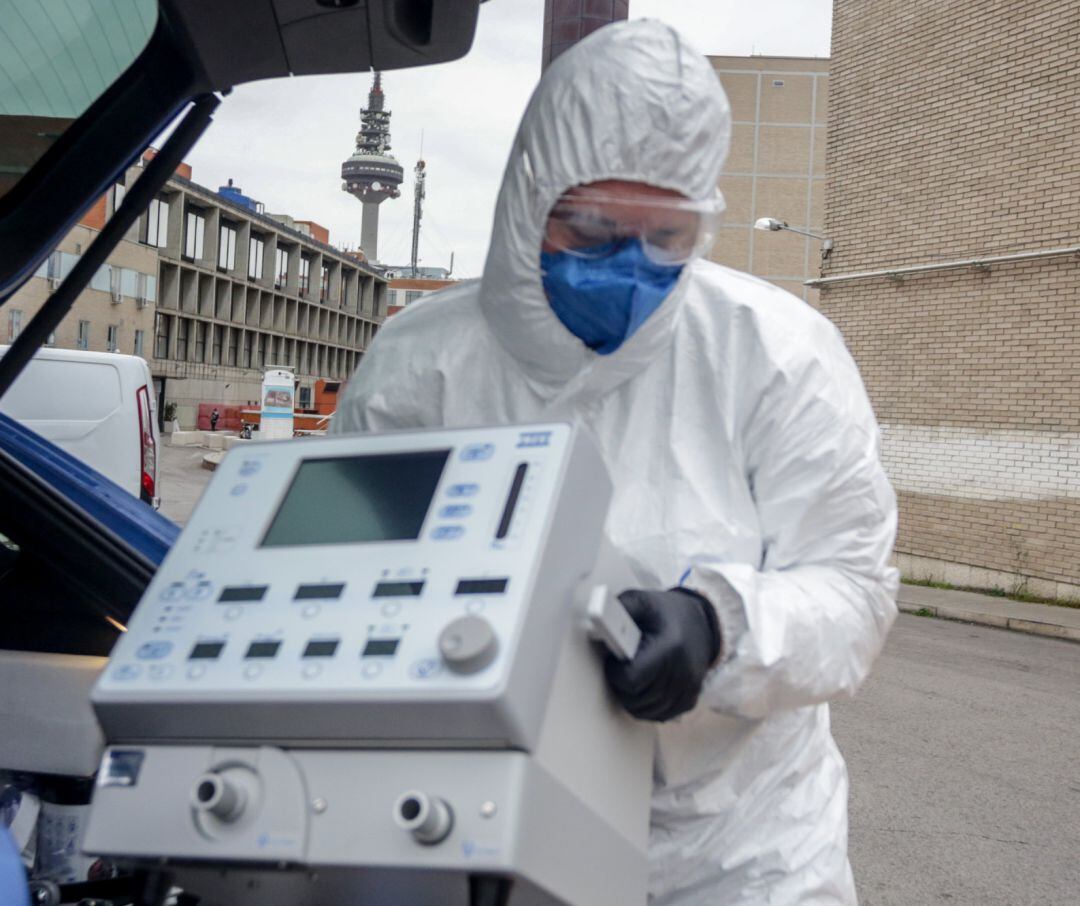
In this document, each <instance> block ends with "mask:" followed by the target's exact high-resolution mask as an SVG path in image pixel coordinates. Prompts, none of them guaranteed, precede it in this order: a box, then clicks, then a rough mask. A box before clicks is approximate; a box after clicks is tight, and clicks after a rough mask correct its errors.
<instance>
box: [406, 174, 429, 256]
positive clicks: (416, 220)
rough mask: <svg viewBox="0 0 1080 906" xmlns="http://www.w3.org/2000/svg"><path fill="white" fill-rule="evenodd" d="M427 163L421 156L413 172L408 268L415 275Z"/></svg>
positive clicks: (418, 254)
mask: <svg viewBox="0 0 1080 906" xmlns="http://www.w3.org/2000/svg"><path fill="white" fill-rule="evenodd" d="M426 169H427V164H425V163H424V160H423V158H421V159H420V160H418V161H417V162H416V169H415V170H413V173H414V174H415V175H416V191H415V195H414V198H413V220H412V257H411V258H410V259H409V269H410V270H411V271H412V275H413V276H414V277H415V276H416V264H417V261H418V260H419V256H420V218H421V217H422V216H423V214H424V194H425V190H424V181H425V179H426V178H427V174H426Z"/></svg>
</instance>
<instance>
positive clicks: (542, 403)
mask: <svg viewBox="0 0 1080 906" xmlns="http://www.w3.org/2000/svg"><path fill="white" fill-rule="evenodd" d="M729 132H730V113H729V109H728V104H727V100H726V98H725V96H724V94H723V91H722V89H721V87H720V85H719V82H718V80H717V77H716V75H715V73H714V72H713V70H712V68H711V67H710V66H709V64H708V62H707V61H706V60H705V59H704V58H703V57H702V56H701V55H700V54H698V53H696V52H695V51H693V50H692V49H691V48H689V47H688V46H687V45H686V44H685V43H684V42H683V40H682V39H681V38H680V37H679V36H678V35H677V34H676V33H675V32H673V31H672V30H671V29H669V28H667V27H666V26H663V25H661V24H659V23H657V22H652V21H647V20H636V21H632V22H629V23H621V24H618V25H613V26H609V27H606V28H604V29H601V30H600V31H598V32H596V33H595V34H594V35H592V36H590V37H589V38H587V39H586V40H584V41H582V42H581V43H580V44H578V45H577V46H576V47H574V48H572V49H571V50H569V51H567V52H566V53H565V54H564V55H563V56H562V57H560V58H559V59H558V60H557V61H556V62H555V63H554V64H553V65H552V66H551V68H550V69H549V71H548V72H547V74H546V75H545V77H544V78H543V80H542V81H541V83H540V85H539V87H538V88H537V90H536V93H535V94H534V96H533V98H532V100H531V101H530V103H529V106H528V109H527V111H526V113H525V116H524V119H523V121H522V123H521V127H520V130H519V132H518V135H517V138H516V140H515V144H514V147H513V151H512V153H511V156H510V161H509V164H508V166H507V169H506V173H505V175H504V178H503V184H502V190H501V193H500V195H499V200H498V205H497V209H496V213H495V223H494V230H493V236H492V242H491V249H490V252H489V254H488V259H487V263H486V265H485V269H484V275H483V277H482V279H481V280H479V281H473V282H469V283H464V284H461V285H459V286H456V287H453V288H451V289H449V290H446V291H444V292H442V293H439V294H438V295H437V296H435V297H430V298H428V299H426V300H424V301H421V302H418V303H415V304H413V305H410V306H409V308H407V309H406V310H404V311H402V312H401V313H399V314H397V315H395V316H394V318H393V319H391V320H390V321H388V322H387V323H386V324H385V326H384V327H383V328H382V330H381V331H380V332H379V334H378V336H377V338H376V340H375V342H374V344H373V345H372V347H371V349H370V351H369V352H368V354H367V355H366V356H365V357H364V359H363V362H362V363H361V365H360V368H359V370H358V371H357V373H356V376H355V377H354V378H353V380H352V381H351V383H350V384H349V387H348V389H347V391H346V393H345V395H344V397H343V400H342V403H341V405H340V407H339V409H338V412H337V417H336V418H335V420H334V430H335V431H337V432H341V431H380V430H390V429H401V428H410V427H436V426H465V425H478V424H498V423H514V422H535V421H544V420H555V419H565V418H573V419H576V420H578V421H579V422H580V423H581V424H583V425H584V426H585V427H586V428H587V429H588V430H589V431H590V432H591V434H592V436H593V438H594V440H595V441H596V443H597V444H598V446H599V448H600V450H601V452H602V454H603V456H604V459H605V460H606V463H607V465H608V468H609V470H610V472H611V477H612V480H613V482H614V486H615V496H614V500H613V503H612V507H611V512H610V516H609V520H608V524H607V531H608V534H609V536H610V538H611V540H612V541H613V542H614V544H615V546H616V547H617V548H619V549H620V550H621V551H622V552H623V554H625V555H626V556H627V557H628V558H629V560H630V562H631V564H632V568H633V570H634V572H635V576H636V579H637V582H638V584H639V586H640V587H642V588H656V589H664V588H668V587H671V586H673V585H676V584H678V583H679V582H680V580H682V583H683V584H684V585H686V586H688V587H691V588H694V589H696V590H698V591H700V592H701V593H702V594H704V595H705V596H706V597H707V598H708V599H709V600H710V601H711V602H712V603H713V604H714V606H715V607H716V609H717V614H718V618H719V622H720V626H721V629H722V632H723V654H722V656H721V662H720V663H719V664H718V665H717V666H716V667H715V668H714V669H713V670H712V671H711V672H710V673H709V675H708V676H707V678H706V681H705V684H704V687H703V690H702V694H701V698H700V701H699V703H698V706H697V707H696V708H695V709H694V710H693V711H691V712H689V713H688V714H685V715H683V716H682V717H681V718H679V719H677V720H675V721H672V722H670V723H667V724H662V725H659V741H658V751H657V768H656V782H655V788H654V794H653V806H652V828H651V838H650V859H651V884H650V886H651V893H652V896H653V901H654V902H655V903H671V904H675V903H678V904H701V906H705V904H709V906H714V904H743V903H745V904H762V903H778V904H788V903H815V904H825V903H843V904H850V903H854V902H855V891H854V885H853V881H852V877H851V871H850V868H849V866H848V861H847V774H846V770H845V766H844V762H843V760H842V758H841V756H840V754H839V752H838V751H837V748H836V745H835V744H834V742H833V740H832V737H831V735H830V732H829V710H828V705H827V704H826V702H828V701H829V700H830V699H832V698H835V697H837V696H841V695H850V694H851V693H853V692H854V690H855V688H856V687H857V686H858V685H859V683H860V682H861V681H862V680H863V679H864V678H865V677H866V675H867V672H868V671H869V669H870V665H871V663H872V662H873V660H874V658H875V656H876V655H877V653H878V651H879V650H880V648H881V646H882V644H883V641H884V639H885V635H886V633H887V631H888V629H889V626H890V625H891V624H892V622H893V620H894V618H895V615H896V608H895V604H894V597H895V592H896V583H897V576H896V572H895V571H894V570H893V569H891V568H890V567H889V566H888V556H889V552H890V549H891V547H892V542H893V537H894V533H895V524H896V508H895V498H894V496H893V493H892V490H891V488H890V486H889V484H888V481H887V480H886V478H885V476H884V474H883V472H882V470H881V467H880V465H879V463H878V434H877V427H876V423H875V420H874V416H873V413H872V411H871V409H870V405H869V403H868V400H867V398H866V394H865V391H864V389H863V386H862V382H861V381H860V378H859V375H858V372H857V370H856V367H855V364H854V363H853V361H852V359H851V357H850V356H849V355H848V353H847V350H846V349H845V347H844V344H843V341H842V340H841V338H840V336H839V334H838V332H837V330H836V329H835V328H834V327H833V326H832V325H831V324H830V323H829V322H828V321H826V320H825V319H824V318H823V317H822V316H821V315H819V314H818V313H817V312H815V311H814V309H812V308H811V307H810V306H808V305H806V304H805V303H803V302H802V301H800V300H798V299H796V298H794V297H793V296H791V295H789V294H787V293H785V292H783V291H782V290H780V289H778V288H776V287H774V286H772V285H770V284H768V283H765V282H763V281H760V280H757V279H755V278H753V277H749V276H747V275H745V274H741V273H738V272H735V271H732V270H729V269H726V268H723V267H720V266H718V265H716V264H712V263H708V262H705V261H697V262H694V263H692V264H691V265H688V266H687V267H686V268H685V269H684V272H683V274H682V276H681V277H680V280H679V282H678V284H677V286H676V288H675V290H674V291H673V292H672V293H671V294H670V295H669V296H668V298H667V299H666V300H665V301H664V303H663V304H662V305H661V306H660V308H659V309H658V310H657V311H656V312H654V313H653V314H652V316H651V317H650V318H649V319H648V320H647V321H646V322H645V324H644V325H643V326H642V327H641V328H640V329H639V330H638V331H637V332H636V333H635V334H634V335H633V336H632V337H630V339H629V340H628V341H627V342H626V343H625V344H624V345H623V346H622V347H621V348H619V349H618V350H617V351H616V352H615V353H613V354H611V355H607V356H600V355H597V354H596V353H594V352H592V351H591V350H589V349H588V348H586V347H585V346H584V345H583V344H582V343H581V341H580V340H578V339H577V338H576V337H574V336H573V335H572V334H571V333H570V332H569V331H567V330H566V328H564V327H563V325H562V324H561V322H560V321H559V320H558V319H557V318H556V316H555V315H554V314H553V313H552V311H551V309H550V307H549V305H548V302H547V300H546V297H545V295H544V291H543V288H542V286H541V281H540V272H539V257H540V246H541V236H542V231H543V227H544V223H545V221H546V218H547V214H548V211H549V210H550V209H551V207H552V205H553V204H554V202H555V201H556V199H558V198H559V196H560V195H561V194H562V193H563V192H564V191H565V190H566V189H567V188H569V187H571V186H575V185H579V184H584V183H590V182H594V181H597V180H602V179H623V180H633V181H638V182H645V183H649V184H651V185H654V186H660V187H664V188H669V189H674V190H677V191H679V192H681V193H683V194H684V195H686V196H688V197H689V198H694V199H702V198H709V197H713V193H714V191H715V187H716V185H717V180H718V177H719V175H720V168H721V164H722V162H723V159H724V156H725V154H726V151H727V145H728V136H729Z"/></svg>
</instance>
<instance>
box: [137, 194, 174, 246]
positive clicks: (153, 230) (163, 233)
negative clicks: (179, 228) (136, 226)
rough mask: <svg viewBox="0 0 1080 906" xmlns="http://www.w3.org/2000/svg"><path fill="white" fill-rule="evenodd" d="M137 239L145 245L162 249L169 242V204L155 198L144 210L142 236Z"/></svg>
mask: <svg viewBox="0 0 1080 906" xmlns="http://www.w3.org/2000/svg"><path fill="white" fill-rule="evenodd" d="M139 239H140V240H141V241H142V242H144V243H145V244H146V245H153V246H156V247H157V248H159V249H160V248H164V247H165V245H166V244H167V243H168V241H169V203H168V202H167V201H162V200H161V199H160V198H155V199H154V200H153V201H151V202H150V207H148V208H147V209H146V221H145V226H144V227H143V235H142V236H140V237H139Z"/></svg>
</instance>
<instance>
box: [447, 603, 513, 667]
mask: <svg viewBox="0 0 1080 906" xmlns="http://www.w3.org/2000/svg"><path fill="white" fill-rule="evenodd" d="M498 651H499V640H498V638H497V637H496V635H495V630H494V629H492V628H491V624H490V623H489V622H488V621H487V620H485V619H484V618H483V617H478V616H476V615H475V614H469V615H468V616H465V617H458V618H457V619H456V620H454V621H452V622H451V623H449V624H447V626H446V628H444V629H443V631H442V632H440V633H439V654H441V655H442V659H443V661H445V662H446V666H447V667H449V668H450V669H451V670H453V671H454V672H455V673H476V672H477V671H479V670H483V669H484V668H485V667H486V666H488V664H490V663H491V662H492V661H493V660H495V655H496V654H497V653H498Z"/></svg>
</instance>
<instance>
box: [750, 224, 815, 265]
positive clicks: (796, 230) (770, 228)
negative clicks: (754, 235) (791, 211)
mask: <svg viewBox="0 0 1080 906" xmlns="http://www.w3.org/2000/svg"><path fill="white" fill-rule="evenodd" d="M754 229H755V230H766V231H776V230H787V231H788V232H789V233H798V234H799V235H800V236H809V237H810V238H811V239H817V240H818V241H820V242H821V257H822V259H825V258H828V257H829V255H830V254H832V250H833V241H832V240H831V239H827V238H826V237H824V236H819V235H818V234H817V233H811V232H810V231H809V230H800V229H799V228H798V227H793V226H788V224H787V222H786V221H784V220H777V219H776V218H775V217H759V218H758V219H757V220H756V221H755V222H754Z"/></svg>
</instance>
